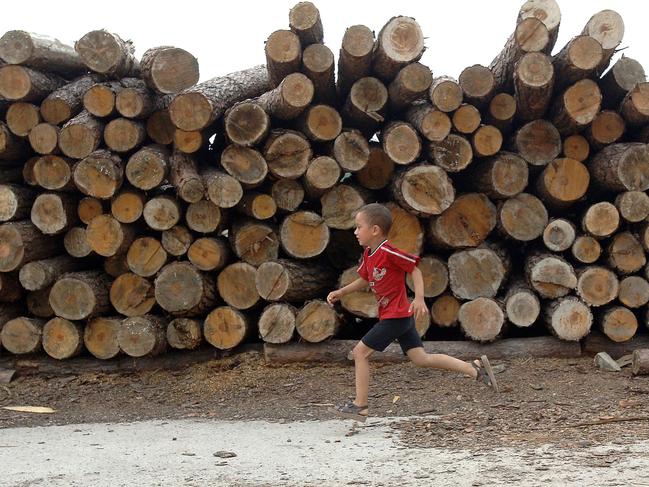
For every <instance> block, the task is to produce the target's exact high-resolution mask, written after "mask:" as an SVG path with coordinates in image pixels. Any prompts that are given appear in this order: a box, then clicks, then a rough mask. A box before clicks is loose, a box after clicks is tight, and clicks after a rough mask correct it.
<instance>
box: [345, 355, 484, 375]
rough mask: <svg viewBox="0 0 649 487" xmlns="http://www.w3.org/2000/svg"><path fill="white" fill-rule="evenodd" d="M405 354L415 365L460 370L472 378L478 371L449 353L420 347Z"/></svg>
mask: <svg viewBox="0 0 649 487" xmlns="http://www.w3.org/2000/svg"><path fill="white" fill-rule="evenodd" d="M407 355H408V358H410V360H412V362H413V363H414V364H415V365H416V366H417V367H430V368H433V369H442V370H450V371H453V372H461V373H463V374H465V375H468V376H469V377H473V378H474V379H475V377H476V376H477V375H478V372H477V371H476V369H475V368H474V367H473V366H472V365H471V363H469V362H465V361H463V360H460V359H457V358H455V357H451V356H450V355H443V354H441V353H426V352H425V351H424V349H423V348H422V347H416V348H411V349H410V350H408V352H407ZM357 380H358V379H357Z"/></svg>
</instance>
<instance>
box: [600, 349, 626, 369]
mask: <svg viewBox="0 0 649 487" xmlns="http://www.w3.org/2000/svg"><path fill="white" fill-rule="evenodd" d="M595 365H596V366H597V368H599V369H600V370H604V371H606V372H620V371H621V370H622V368H621V367H620V366H619V365H618V363H617V362H616V361H615V360H613V358H611V356H610V355H609V354H608V353H606V352H599V353H598V354H597V355H595Z"/></svg>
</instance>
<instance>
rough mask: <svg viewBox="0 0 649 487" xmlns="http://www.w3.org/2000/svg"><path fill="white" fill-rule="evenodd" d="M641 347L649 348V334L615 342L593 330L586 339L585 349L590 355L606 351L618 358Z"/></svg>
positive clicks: (585, 352)
mask: <svg viewBox="0 0 649 487" xmlns="http://www.w3.org/2000/svg"><path fill="white" fill-rule="evenodd" d="M639 348H649V336H647V335H636V336H634V337H633V338H631V339H630V340H627V341H626V342H614V341H613V340H611V339H610V338H608V337H606V336H605V335H603V334H602V333H600V332H598V331H593V332H591V333H590V334H589V335H588V336H587V337H586V338H585V339H584V346H583V351H584V354H588V355H595V354H597V353H599V352H606V353H608V354H609V355H610V356H611V357H613V358H614V359H618V358H620V357H622V356H623V355H628V354H630V353H633V351H634V350H637V349H639Z"/></svg>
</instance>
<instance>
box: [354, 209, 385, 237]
mask: <svg viewBox="0 0 649 487" xmlns="http://www.w3.org/2000/svg"><path fill="white" fill-rule="evenodd" d="M355 221H356V230H355V231H354V235H356V238H357V239H358V243H360V244H361V245H362V246H364V247H366V246H368V245H371V244H372V243H375V241H376V240H378V239H385V238H386V237H387V236H388V233H390V228H391V227H392V214H391V213H390V210H388V209H387V208H386V207H385V206H383V205H381V204H379V203H371V204H369V205H365V206H363V207H362V208H360V209H359V210H358V211H357V212H356V217H355Z"/></svg>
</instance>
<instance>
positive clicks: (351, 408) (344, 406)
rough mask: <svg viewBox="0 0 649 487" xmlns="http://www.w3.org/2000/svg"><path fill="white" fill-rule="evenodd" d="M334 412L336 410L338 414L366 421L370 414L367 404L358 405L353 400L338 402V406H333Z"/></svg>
mask: <svg viewBox="0 0 649 487" xmlns="http://www.w3.org/2000/svg"><path fill="white" fill-rule="evenodd" d="M332 412H334V413H335V414H337V415H338V416H341V417H344V418H348V419H355V420H356V421H362V422H365V420H366V419H367V416H368V409H367V406H363V407H361V406H357V405H356V404H354V401H352V400H349V401H347V402H345V403H341V404H338V405H337V406H335V407H334V408H332Z"/></svg>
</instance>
